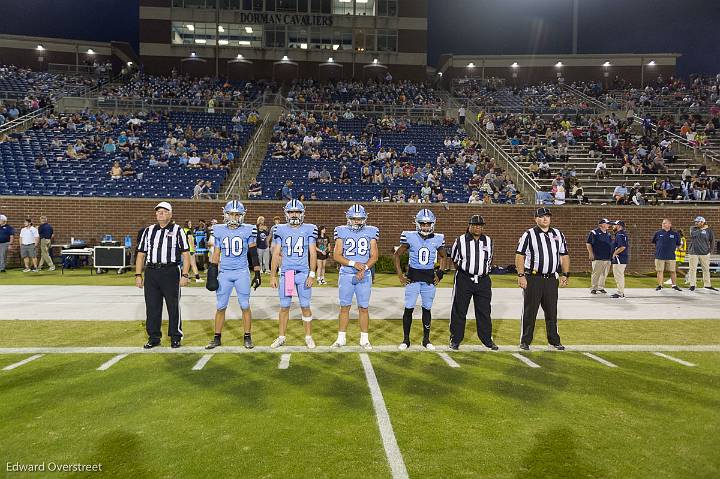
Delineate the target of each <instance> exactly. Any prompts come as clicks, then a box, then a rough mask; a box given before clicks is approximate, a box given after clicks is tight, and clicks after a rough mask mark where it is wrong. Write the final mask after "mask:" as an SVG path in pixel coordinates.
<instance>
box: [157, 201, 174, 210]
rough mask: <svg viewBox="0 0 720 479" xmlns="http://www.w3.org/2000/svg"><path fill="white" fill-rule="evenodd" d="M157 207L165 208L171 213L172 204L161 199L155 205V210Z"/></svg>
mask: <svg viewBox="0 0 720 479" xmlns="http://www.w3.org/2000/svg"><path fill="white" fill-rule="evenodd" d="M158 208H165V209H166V210H168V211H169V212H170V213H172V206H170V203H168V202H167V201H161V202H160V203H158V204H157V206H156V207H155V210H157V209H158Z"/></svg>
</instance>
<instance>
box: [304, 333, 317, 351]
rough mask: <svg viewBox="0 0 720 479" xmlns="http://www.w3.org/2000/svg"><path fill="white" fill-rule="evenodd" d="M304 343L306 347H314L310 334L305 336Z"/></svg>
mask: <svg viewBox="0 0 720 479" xmlns="http://www.w3.org/2000/svg"><path fill="white" fill-rule="evenodd" d="M305 344H306V345H307V347H308V349H315V341H314V340H313V338H312V336H305Z"/></svg>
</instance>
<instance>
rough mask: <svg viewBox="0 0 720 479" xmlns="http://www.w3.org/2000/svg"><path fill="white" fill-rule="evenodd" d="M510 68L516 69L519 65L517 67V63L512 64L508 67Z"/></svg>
mask: <svg viewBox="0 0 720 479" xmlns="http://www.w3.org/2000/svg"><path fill="white" fill-rule="evenodd" d="M510 66H511V67H512V68H518V67H519V66H520V65H518V62H513V64H512V65H510Z"/></svg>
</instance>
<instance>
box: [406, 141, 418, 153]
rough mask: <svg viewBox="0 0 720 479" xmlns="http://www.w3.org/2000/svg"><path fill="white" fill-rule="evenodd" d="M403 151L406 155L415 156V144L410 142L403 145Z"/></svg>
mask: <svg viewBox="0 0 720 479" xmlns="http://www.w3.org/2000/svg"><path fill="white" fill-rule="evenodd" d="M403 153H405V154H406V155H408V156H415V155H417V148H416V147H415V145H413V144H412V142H410V143H408V144H407V145H405V148H404V149H403Z"/></svg>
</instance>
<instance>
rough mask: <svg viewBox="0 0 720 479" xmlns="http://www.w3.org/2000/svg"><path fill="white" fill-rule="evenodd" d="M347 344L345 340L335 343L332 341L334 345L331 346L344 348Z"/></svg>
mask: <svg viewBox="0 0 720 479" xmlns="http://www.w3.org/2000/svg"><path fill="white" fill-rule="evenodd" d="M345 344H346V343H345V341H335V342H334V343H332V346H330V347H331V348H342V347H343V346H345Z"/></svg>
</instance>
